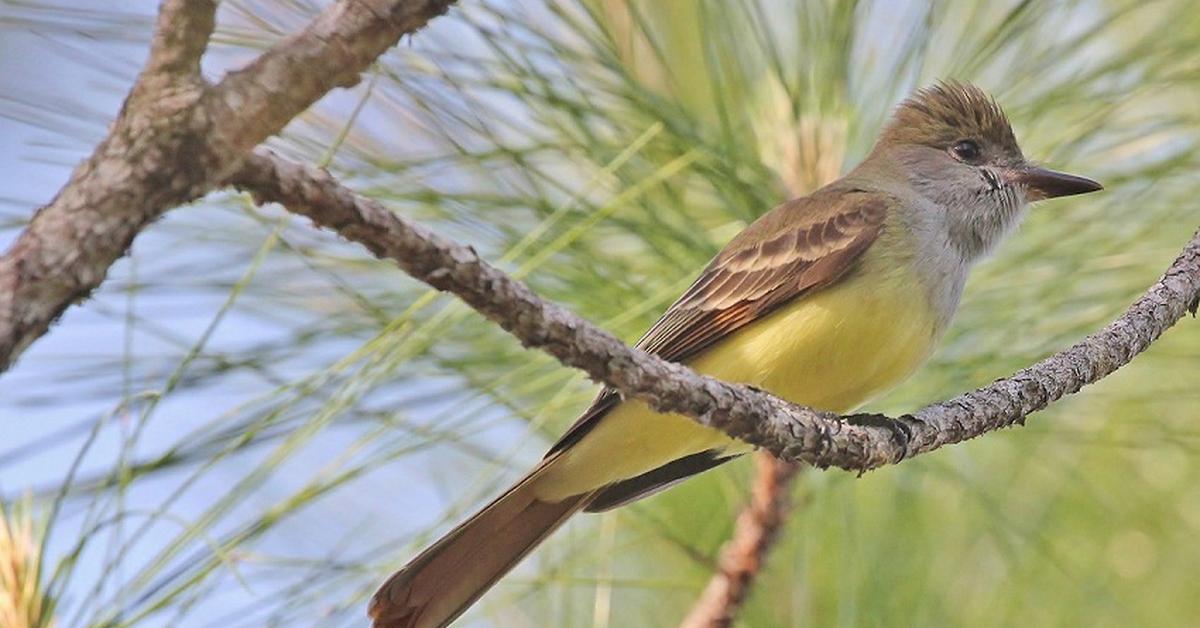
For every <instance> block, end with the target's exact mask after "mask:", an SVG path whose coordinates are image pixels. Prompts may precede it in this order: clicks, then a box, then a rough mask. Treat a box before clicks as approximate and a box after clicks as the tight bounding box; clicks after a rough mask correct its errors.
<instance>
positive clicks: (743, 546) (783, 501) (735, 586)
mask: <svg viewBox="0 0 1200 628" xmlns="http://www.w3.org/2000/svg"><path fill="white" fill-rule="evenodd" d="M754 462H755V474H754V483H753V485H752V487H751V492H750V503H749V504H746V506H745V508H743V509H742V512H741V513H740V514H738V517H737V520H736V521H735V522H734V525H733V536H732V537H731V538H730V539H729V542H728V543H726V544H725V547H724V548H722V550H721V560H720V563H719V564H718V565H717V570H716V572H715V573H713V575H712V578H710V579H709V581H708V586H706V587H705V588H704V592H703V593H701V594H700V598H699V599H698V600H696V604H695V605H694V606H692V610H691V612H689V613H688V615H687V617H686V618H685V619H684V620H683V622H682V623H681V624H679V625H680V626H681V628H725V627H727V626H731V625H733V620H734V618H735V617H737V613H738V611H739V610H741V608H742V605H743V604H745V602H746V598H747V597H748V596H749V595H750V587H751V586H753V584H754V580H755V579H756V578H757V577H758V575H759V574H760V573H761V572H762V568H763V566H764V564H765V563H766V560H767V554H768V552H769V551H770V549H771V546H772V545H773V544H774V543H775V539H776V538H777V537H778V536H779V533H780V531H781V528H782V527H783V523H784V521H785V520H786V518H787V515H788V512H789V511H790V509H791V488H792V483H793V480H795V478H796V474H797V473H798V472H799V470H800V466H799V465H796V464H793V463H790V462H783V461H780V460H778V459H777V458H775V457H774V456H772V455H770V454H768V453H765V452H760V453H759V454H758V456H757V457H756V458H755V461H754Z"/></svg>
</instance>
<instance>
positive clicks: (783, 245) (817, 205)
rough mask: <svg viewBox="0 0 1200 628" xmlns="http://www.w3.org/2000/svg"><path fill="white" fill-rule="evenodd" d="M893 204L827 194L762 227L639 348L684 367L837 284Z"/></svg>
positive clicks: (589, 414) (599, 400) (605, 405)
mask: <svg viewBox="0 0 1200 628" xmlns="http://www.w3.org/2000/svg"><path fill="white" fill-rule="evenodd" d="M887 205H888V203H887V198H886V197H883V196H881V195H879V194H876V193H871V192H862V191H846V190H828V191H821V192H818V193H816V194H814V195H812V196H807V197H804V198H799V199H795V200H792V201H788V202H787V203H784V204H782V205H780V206H778V207H776V208H775V209H773V210H771V211H770V212H768V213H766V214H764V215H763V216H762V217H761V218H759V219H758V220H756V221H755V222H754V224H752V225H750V226H749V227H747V228H746V229H745V230H744V231H742V232H741V233H740V234H738V236H737V237H736V238H734V239H733V240H732V241H731V242H730V243H729V244H728V245H727V246H726V247H725V249H724V250H722V251H721V252H720V253H719V254H718V255H717V256H716V257H715V258H714V259H713V261H712V262H711V263H709V265H708V266H707V267H706V268H705V269H704V272H703V273H701V274H700V277H699V278H697V279H696V281H695V283H693V284H692V286H691V287H690V288H688V290H687V291H686V292H684V293H683V296H681V297H679V300H677V301H676V302H675V303H674V304H673V305H671V307H670V308H668V309H667V311H666V313H665V314H663V316H662V318H660V319H658V322H656V323H655V324H654V325H653V326H652V327H651V328H650V330H649V331H648V332H646V335H645V336H643V337H642V339H641V340H640V341H638V343H637V347H638V348H641V349H644V350H646V351H648V352H650V353H653V354H656V355H658V356H660V357H662V358H663V359H666V360H671V361H673V362H683V361H686V360H687V359H689V358H691V357H693V356H695V355H696V354H697V353H699V352H701V351H703V350H704V349H706V348H708V347H710V346H712V345H713V344H714V343H716V342H718V341H719V340H721V339H723V338H725V337H726V336H728V335H729V334H730V333H732V332H734V331H736V330H737V329H739V328H741V327H743V326H745V325H747V324H749V323H751V322H753V321H755V320H758V319H759V318H761V317H763V316H764V315H766V314H767V313H769V312H771V311H773V310H774V309H775V308H778V307H779V306H781V305H783V304H785V303H788V302H789V301H791V300H793V299H795V298H797V297H799V296H800V295H802V294H805V293H807V292H810V291H812V290H817V289H820V288H822V287H824V286H828V285H829V284H831V283H833V282H835V281H837V280H838V279H839V278H840V277H842V276H843V275H845V273H846V271H848V270H849V269H850V268H852V267H853V265H854V262H855V261H856V260H857V259H858V258H859V256H860V255H862V253H863V251H865V250H867V248H868V247H870V246H871V243H873V242H874V241H875V239H876V238H877V237H878V235H879V233H880V231H881V229H882V227H883V219H884V215H885V213H886V210H887ZM618 399H619V395H618V394H617V393H616V392H615V391H612V390H610V389H605V390H603V391H601V393H600V395H599V396H597V397H596V400H595V401H594V402H593V403H592V405H591V406H590V407H589V408H588V409H587V411H585V412H584V413H583V416H581V417H579V419H578V420H577V421H576V422H575V424H574V425H572V426H571V429H569V430H567V433H566V434H564V435H563V437H562V438H561V439H559V441H558V442H557V443H556V444H555V445H554V446H553V447H552V448H551V449H550V452H549V453H548V454H547V455H551V454H553V453H555V452H557V451H560V450H562V449H564V448H566V447H568V446H570V445H571V444H572V443H574V442H576V441H577V440H579V438H581V437H582V436H583V435H584V434H586V433H587V432H588V431H589V430H590V429H591V428H592V427H593V426H594V424H595V423H596V421H598V420H599V419H600V418H601V417H603V416H604V414H606V413H607V412H608V410H609V409H611V408H612V407H613V406H614V405H615V404H616V402H617V401H618Z"/></svg>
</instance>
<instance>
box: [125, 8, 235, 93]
mask: <svg viewBox="0 0 1200 628" xmlns="http://www.w3.org/2000/svg"><path fill="white" fill-rule="evenodd" d="M216 14H217V2H216V0H165V1H164V2H163V3H162V7H161V8H160V9H159V11H158V20H157V23H156V24H155V28H154V40H153V41H152V42H151V43H150V57H149V59H148V60H147V61H146V69H145V70H144V71H143V75H144V76H145V75H166V76H168V77H172V78H175V77H199V76H200V57H202V56H204V49H205V48H207V47H208V38H209V37H211V36H212V32H213V28H214V27H215V26H216Z"/></svg>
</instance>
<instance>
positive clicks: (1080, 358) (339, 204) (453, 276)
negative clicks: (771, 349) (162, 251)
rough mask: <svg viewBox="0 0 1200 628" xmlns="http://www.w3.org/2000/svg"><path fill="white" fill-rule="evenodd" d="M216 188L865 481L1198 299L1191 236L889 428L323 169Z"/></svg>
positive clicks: (561, 355) (545, 346) (584, 360)
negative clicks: (532, 274)
mask: <svg viewBox="0 0 1200 628" xmlns="http://www.w3.org/2000/svg"><path fill="white" fill-rule="evenodd" d="M230 183H231V184H233V185H235V186H236V187H238V188H240V189H243V190H246V191H249V192H251V193H252V194H253V195H254V197H255V199H256V201H258V202H260V203H261V202H277V203H280V204H282V205H283V206H284V207H286V208H287V209H288V210H289V211H292V212H294V213H297V214H301V215H304V216H307V217H309V218H311V219H312V220H313V222H315V223H316V224H318V225H320V226H323V227H327V228H330V229H333V230H335V231H337V232H338V233H339V234H341V235H342V236H343V237H345V238H346V239H348V240H351V241H354V242H358V243H360V244H362V245H364V246H366V247H367V248H368V249H369V250H370V251H371V252H372V253H374V254H375V255H376V256H378V257H380V258H387V259H391V260H393V261H395V262H397V264H399V265H400V267H401V268H403V269H404V270H405V271H406V272H408V273H409V274H410V275H412V276H413V277H416V278H417V279H420V280H421V281H424V282H425V283H427V284H429V285H431V286H433V287H435V288H437V289H439V290H445V291H448V292H453V293H454V294H456V295H458V296H459V298H461V299H462V300H463V301H465V302H466V303H467V304H468V305H470V306H471V307H473V308H475V309H476V310H478V311H479V312H481V313H482V314H484V315H485V316H487V317H488V318H490V319H492V320H493V321H495V322H496V323H498V324H499V325H500V326H501V327H503V328H504V329H505V330H507V331H508V332H509V333H511V334H513V335H514V336H516V337H517V338H518V339H519V340H520V341H521V342H522V343H523V344H524V345H525V346H528V347H536V348H539V349H542V350H543V351H546V352H547V353H550V354H551V355H553V356H555V357H556V358H558V359H559V361H561V362H562V363H563V364H566V365H568V366H573V367H576V368H579V369H581V370H583V371H584V372H586V373H587V374H588V375H590V376H591V377H592V379H594V380H596V381H598V382H602V383H604V384H607V385H609V386H612V387H614V388H616V389H617V390H619V391H620V392H622V393H623V394H624V395H626V396H627V397H635V398H638V399H641V400H642V401H645V402H646V403H648V404H649V405H650V406H651V407H653V408H654V409H655V410H658V411H659V412H677V413H681V414H686V415H688V416H691V417H693V418H695V419H696V420H697V421H699V422H700V423H702V424H704V425H709V426H712V427H715V428H717V429H720V430H723V431H725V432H726V433H728V434H730V435H731V436H734V437H736V438H739V439H741V440H744V441H746V442H749V443H751V444H754V445H758V446H760V447H762V448H763V449H766V450H768V451H770V452H771V453H773V454H775V455H776V456H777V457H778V458H780V459H781V460H785V461H790V462H805V463H808V464H811V465H813V466H816V467H819V468H825V467H830V466H834V467H840V468H843V469H847V470H852V471H859V472H861V471H865V470H868V469H874V468H876V467H879V466H883V465H887V464H894V463H897V462H899V461H901V460H903V459H905V458H909V457H912V456H915V455H918V454H922V453H927V452H930V451H933V450H935V449H938V448H940V447H942V446H944V445H948V444H952V443H957V442H961V441H964V440H967V439H969V438H974V437H976V436H979V435H981V434H984V433H986V432H990V431H993V430H997V429H1000V428H1002V427H1007V426H1010V425H1013V424H1016V423H1021V422H1023V421H1024V419H1025V417H1026V416H1028V415H1029V414H1031V413H1033V412H1036V411H1038V410H1041V409H1043V408H1045V407H1046V406H1047V405H1049V404H1050V403H1052V402H1054V401H1056V400H1058V399H1061V398H1062V397H1064V396H1066V395H1068V394H1071V393H1074V392H1076V391H1078V390H1079V389H1080V388H1082V387H1083V386H1085V385H1087V384H1090V383H1092V382H1095V381H1097V380H1099V379H1101V378H1103V377H1105V376H1106V375H1108V374H1110V373H1112V372H1113V371H1115V370H1116V369H1117V368H1119V367H1121V366H1123V365H1125V364H1127V363H1128V362H1129V361H1130V360H1132V359H1133V357H1134V356H1135V355H1137V354H1138V353H1141V352H1142V351H1143V350H1145V349H1146V348H1147V347H1148V346H1150V344H1151V343H1152V342H1154V340H1156V339H1157V338H1158V337H1159V336H1160V335H1161V334H1162V333H1163V332H1164V331H1166V330H1167V329H1168V328H1169V327H1171V325H1173V324H1174V323H1175V322H1176V321H1178V320H1179V319H1180V318H1181V317H1182V316H1183V315H1184V314H1185V313H1186V312H1187V311H1188V310H1189V309H1191V310H1193V311H1194V309H1195V305H1196V303H1197V300H1198V299H1200V232H1197V233H1196V234H1195V235H1194V236H1193V238H1192V239H1191V241H1190V242H1188V244H1187V246H1186V247H1185V248H1184V250H1183V253H1182V254H1181V255H1180V256H1179V258H1178V259H1176V260H1175V262H1174V263H1173V264H1172V265H1171V267H1170V268H1168V269H1167V272H1166V274H1164V275H1163V277H1162V279H1160V280H1159V281H1158V282H1157V283H1155V284H1154V285H1153V286H1152V287H1151V288H1150V289H1149V290H1148V291H1147V292H1146V293H1145V294H1144V295H1143V296H1142V297H1141V298H1140V299H1138V301H1137V302H1136V303H1134V304H1133V305H1132V306H1131V307H1130V308H1129V309H1128V310H1127V311H1126V312H1125V313H1124V314H1123V315H1122V316H1121V317H1120V318H1118V319H1117V320H1115V321H1113V322H1112V323H1110V324H1109V325H1108V326H1106V327H1104V328H1103V329H1101V330H1100V331H1098V332H1096V333H1095V334H1092V335H1091V336H1088V337H1087V338H1085V339H1083V340H1081V341H1080V342H1078V343H1076V344H1074V345H1072V346H1071V347H1069V348H1067V349H1065V350H1063V351H1060V352H1059V353H1056V354H1054V355H1053V356H1050V357H1049V358H1046V359H1045V360H1042V361H1041V362H1038V363H1036V364H1034V365H1033V366H1030V367H1028V368H1026V369H1023V370H1021V371H1018V372H1017V373H1016V374H1014V375H1012V376H1011V377H1008V378H1004V379H1001V380H997V381H996V382H994V383H992V384H990V385H988V386H984V387H982V388H979V389H977V390H973V391H970V392H967V393H964V394H961V395H958V396H957V397H954V398H953V399H950V400H948V401H944V402H941V403H937V404H933V405H930V406H927V407H925V408H923V409H921V410H919V411H918V412H916V413H914V414H912V415H905V416H901V417H897V418H892V417H886V416H882V415H853V416H847V417H840V416H838V415H836V414H832V413H828V412H819V411H814V410H812V409H809V408H803V407H800V406H796V405H793V404H790V403H788V402H786V401H783V400H782V399H779V398H778V397H774V396H772V395H770V394H767V393H764V392H762V391H758V390H754V389H751V388H748V387H746V386H741V385H736V384H728V383H724V382H721V381H718V380H715V379H712V378H710V377H705V376H702V375H699V374H697V373H695V372H694V371H692V370H691V369H689V368H687V367H685V366H682V365H679V364H673V363H670V362H666V361H664V360H662V359H660V358H658V357H657V356H653V355H650V354H647V353H645V352H644V351H640V350H637V349H633V348H630V347H628V346H626V345H625V344H624V343H622V342H621V341H620V340H618V339H616V338H615V337H613V336H612V335H611V334H608V333H606V332H604V331H602V330H599V329H597V328H596V327H594V326H593V325H591V324H589V323H588V322H586V321H584V320H583V319H581V318H580V317H579V316H577V315H575V314H573V313H572V312H570V311H568V310H566V309H564V308H562V307H560V306H558V305H555V304H552V303H548V302H546V301H544V300H543V299H541V298H540V297H538V296H537V295H536V294H534V293H533V292H532V291H531V290H530V289H529V288H528V287H527V286H525V285H524V284H522V283H521V282H519V281H516V280H514V279H513V278H511V277H509V276H508V275H506V274H504V273H503V272H501V271H499V270H497V269H496V268H494V267H493V266H491V265H489V264H488V263H487V262H485V261H483V260H482V259H480V257H479V255H477V254H476V253H475V251H474V250H473V249H472V248H471V247H469V246H463V245H460V244H457V243H454V242H451V241H449V240H447V239H445V238H442V237H441V236H439V235H437V234H435V233H433V232H431V231H429V230H428V229H425V228H424V227H421V226H419V225H415V224H412V223H410V222H408V221H407V220H405V219H403V218H401V217H398V216H396V215H395V214H393V213H391V212H389V211H388V210H387V209H386V208H385V207H384V206H383V205H381V204H380V203H378V202H376V201H373V200H370V199H366V198H362V197H359V196H357V195H355V194H354V193H353V192H352V191H350V190H349V189H347V188H345V187H344V186H342V185H340V184H339V183H338V182H337V181H335V180H334V179H333V178H332V177H331V176H330V175H329V174H328V173H326V172H324V171H322V170H318V169H316V168H309V167H306V166H302V165H299V164H294V163H290V162H288V161H285V160H283V159H280V158H278V157H276V156H274V155H272V154H270V153H269V152H265V151H259V152H256V153H255V154H254V155H253V156H252V157H251V158H249V159H247V160H246V162H245V164H244V166H243V168H242V170H241V171H239V172H238V173H237V174H236V175H235V176H234V177H233V178H232V179H231V180H230Z"/></svg>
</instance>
